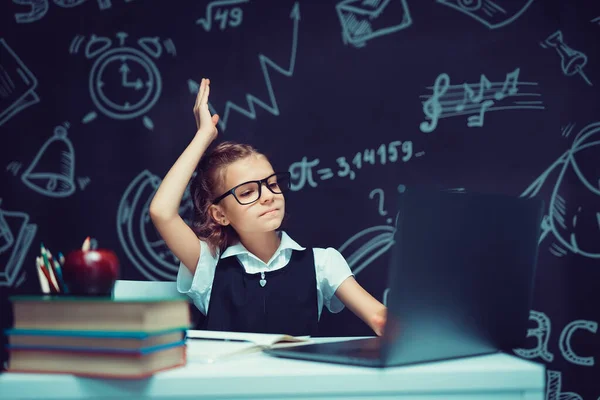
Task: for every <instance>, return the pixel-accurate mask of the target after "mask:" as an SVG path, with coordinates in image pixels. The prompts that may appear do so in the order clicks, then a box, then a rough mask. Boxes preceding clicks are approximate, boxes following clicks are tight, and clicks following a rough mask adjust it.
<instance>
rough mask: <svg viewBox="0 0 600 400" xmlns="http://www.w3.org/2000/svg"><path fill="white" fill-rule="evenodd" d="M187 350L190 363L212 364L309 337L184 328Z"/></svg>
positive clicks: (289, 344) (298, 341)
mask: <svg viewBox="0 0 600 400" xmlns="http://www.w3.org/2000/svg"><path fill="white" fill-rule="evenodd" d="M186 337H187V339H191V340H188V341H187V353H188V360H189V361H190V362H201V363H212V362H216V361H219V360H222V359H226V358H230V357H234V356H240V355H243V354H249V353H255V352H260V351H263V350H265V349H273V348H279V347H287V346H295V345H299V344H308V343H311V341H310V336H290V335H285V334H267V333H243V332H225V331H205V330H188V331H187V333H186Z"/></svg>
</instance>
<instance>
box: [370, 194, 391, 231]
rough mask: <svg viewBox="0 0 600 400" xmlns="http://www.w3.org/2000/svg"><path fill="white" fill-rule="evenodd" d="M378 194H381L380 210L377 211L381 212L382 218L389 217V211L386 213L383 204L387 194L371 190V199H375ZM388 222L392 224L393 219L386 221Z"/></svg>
mask: <svg viewBox="0 0 600 400" xmlns="http://www.w3.org/2000/svg"><path fill="white" fill-rule="evenodd" d="M377 194H379V209H378V210H377V211H378V212H379V215H381V216H384V215H387V211H385V210H384V209H383V202H384V197H385V194H384V193H383V190H382V189H373V190H371V193H369V198H370V199H373V198H374V197H375V196H376V195H377ZM386 222H387V223H388V224H389V223H391V222H392V219H391V218H388V219H386Z"/></svg>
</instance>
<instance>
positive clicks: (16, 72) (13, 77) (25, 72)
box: [0, 39, 40, 126]
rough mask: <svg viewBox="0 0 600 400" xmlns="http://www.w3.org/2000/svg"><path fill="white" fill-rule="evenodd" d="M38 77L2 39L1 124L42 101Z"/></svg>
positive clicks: (0, 74) (0, 52) (0, 56)
mask: <svg viewBox="0 0 600 400" xmlns="http://www.w3.org/2000/svg"><path fill="white" fill-rule="evenodd" d="M37 84H38V82H37V79H36V77H35V76H34V75H33V74H32V73H31V71H30V70H29V69H28V68H27V67H26V66H25V64H23V62H22V61H21V60H20V59H19V57H18V56H17V55H16V54H15V52H14V51H13V50H12V49H11V48H10V47H8V45H7V44H6V41H5V40H4V39H0V126H2V125H3V124H4V123H5V122H6V121H8V120H9V119H10V118H11V117H12V116H13V115H15V114H17V113H18V112H19V111H21V110H23V109H25V108H27V107H29V106H32V105H34V104H36V103H38V102H39V101H40V98H39V96H38V95H37V93H35V88H36V87H37Z"/></svg>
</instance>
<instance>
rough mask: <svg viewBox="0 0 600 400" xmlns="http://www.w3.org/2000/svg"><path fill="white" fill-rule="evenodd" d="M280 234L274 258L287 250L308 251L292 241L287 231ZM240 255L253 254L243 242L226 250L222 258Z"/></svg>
mask: <svg viewBox="0 0 600 400" xmlns="http://www.w3.org/2000/svg"><path fill="white" fill-rule="evenodd" d="M279 234H280V236H281V242H280V243H279V247H278V248H277V251H275V254H273V256H274V257H275V256H277V255H278V254H279V253H280V252H282V251H283V250H286V249H291V250H306V248H305V247H302V246H300V245H299V244H298V243H297V242H296V241H295V240H294V239H292V238H291V237H290V236H289V235H288V234H287V233H285V231H281V232H279ZM239 254H245V255H249V254H251V253H250V251H248V249H246V247H244V245H243V244H242V242H238V243H236V244H234V245H232V246H229V247H228V248H226V249H225V251H224V252H223V254H222V255H221V258H226V257H232V256H237V255H239Z"/></svg>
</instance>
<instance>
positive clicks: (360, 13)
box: [335, 0, 412, 47]
mask: <svg viewBox="0 0 600 400" xmlns="http://www.w3.org/2000/svg"><path fill="white" fill-rule="evenodd" d="M335 8H336V11H337V15H338V18H339V19H340V24H341V26H342V40H343V41H344V44H348V43H350V44H351V45H353V46H355V47H363V46H364V45H365V44H366V42H367V40H371V39H373V38H376V37H379V36H384V35H389V34H390V33H393V32H397V31H399V30H401V29H404V28H407V27H408V26H410V25H411V24H412V19H411V17H410V13H409V11H408V6H407V5H406V0H344V1H342V2H340V3H338V4H337V5H336V6H335Z"/></svg>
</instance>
